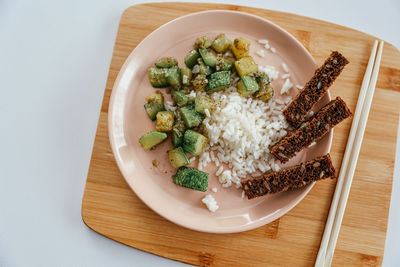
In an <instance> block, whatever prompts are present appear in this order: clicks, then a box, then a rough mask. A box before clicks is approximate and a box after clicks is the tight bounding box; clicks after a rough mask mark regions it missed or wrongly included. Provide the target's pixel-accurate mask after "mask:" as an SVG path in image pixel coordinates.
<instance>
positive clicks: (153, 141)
mask: <svg viewBox="0 0 400 267" xmlns="http://www.w3.org/2000/svg"><path fill="white" fill-rule="evenodd" d="M165 139H167V134H166V133H161V132H157V131H152V132H149V133H147V134H145V135H143V136H142V137H140V138H139V143H140V145H141V146H142V147H143V148H144V149H145V150H150V149H153V148H154V147H156V146H157V145H158V144H160V143H161V142H163V141H164V140H165Z"/></svg>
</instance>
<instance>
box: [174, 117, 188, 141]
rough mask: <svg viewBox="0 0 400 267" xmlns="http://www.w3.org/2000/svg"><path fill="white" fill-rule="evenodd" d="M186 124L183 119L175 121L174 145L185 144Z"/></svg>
mask: <svg viewBox="0 0 400 267" xmlns="http://www.w3.org/2000/svg"><path fill="white" fill-rule="evenodd" d="M185 130H186V126H185V123H184V122H183V121H181V120H179V121H177V122H175V124H174V126H173V127H172V138H171V139H172V145H173V146H174V147H179V146H182V144H183V134H184V133H185Z"/></svg>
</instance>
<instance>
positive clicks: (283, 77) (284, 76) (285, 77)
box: [281, 73, 290, 79]
mask: <svg viewBox="0 0 400 267" xmlns="http://www.w3.org/2000/svg"><path fill="white" fill-rule="evenodd" d="M289 77H290V73H285V74H283V75H282V76H281V78H282V79H287V78H289Z"/></svg>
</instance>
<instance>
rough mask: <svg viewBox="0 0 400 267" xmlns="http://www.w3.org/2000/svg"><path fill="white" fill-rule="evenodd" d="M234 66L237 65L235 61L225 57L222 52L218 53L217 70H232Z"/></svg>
mask: <svg viewBox="0 0 400 267" xmlns="http://www.w3.org/2000/svg"><path fill="white" fill-rule="evenodd" d="M233 66H235V61H233V60H232V59H229V58H226V57H224V56H223V55H222V54H218V55H217V65H216V66H215V69H216V70H217V71H222V70H232V69H233Z"/></svg>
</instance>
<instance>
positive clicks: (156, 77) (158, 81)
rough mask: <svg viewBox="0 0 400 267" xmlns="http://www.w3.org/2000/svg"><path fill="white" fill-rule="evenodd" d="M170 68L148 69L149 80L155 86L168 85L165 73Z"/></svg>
mask: <svg viewBox="0 0 400 267" xmlns="http://www.w3.org/2000/svg"><path fill="white" fill-rule="evenodd" d="M167 71H168V69H161V68H156V67H152V68H149V69H148V75H149V81H150V83H151V85H152V86H153V87H155V88H163V87H167V86H168V81H167V78H166V77H165V75H166V74H167Z"/></svg>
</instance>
